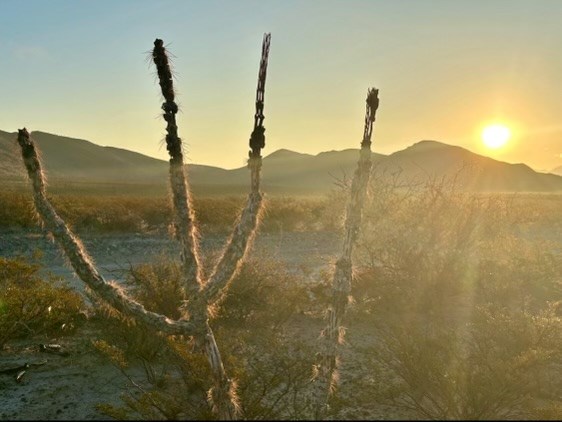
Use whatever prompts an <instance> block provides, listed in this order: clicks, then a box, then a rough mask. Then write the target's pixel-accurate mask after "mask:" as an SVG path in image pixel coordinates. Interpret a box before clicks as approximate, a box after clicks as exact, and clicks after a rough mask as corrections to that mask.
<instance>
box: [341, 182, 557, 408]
mask: <svg viewBox="0 0 562 422" xmlns="http://www.w3.org/2000/svg"><path fill="white" fill-rule="evenodd" d="M374 189H377V190H378V193H379V195H376V196H374V198H378V199H376V200H375V201H373V203H372V204H371V206H370V207H369V209H368V213H369V214H368V215H369V216H370V218H369V219H368V221H369V224H368V225H367V230H365V232H364V236H363V238H362V242H361V248H360V260H361V262H362V266H361V269H360V270H359V271H357V273H356V277H355V283H354V297H355V299H356V303H355V305H354V306H353V307H352V316H353V317H354V318H355V319H361V320H362V321H366V322H368V323H370V324H372V327H373V335H376V336H377V339H378V342H377V347H376V348H375V347H371V346H364V350H363V354H364V358H365V359H366V361H368V362H369V363H368V364H366V366H367V367H369V368H370V371H371V374H372V376H373V378H374V379H375V380H376V383H374V384H373V386H372V387H371V394H372V396H373V397H377V399H378V400H380V401H381V402H383V403H387V404H388V403H390V404H391V405H393V406H394V408H395V409H397V410H407V411H409V412H412V413H411V415H414V416H415V417H421V418H428V419H504V418H530V419H535V418H538V417H539V415H540V414H544V413H548V412H549V410H545V409H544V407H541V406H544V403H549V404H548V406H549V407H548V408H549V409H551V410H552V409H555V408H556V406H560V404H561V403H560V397H561V394H562V383H561V382H560V381H559V378H553V377H552V374H553V373H559V371H560V368H561V367H562V354H561V353H560V350H562V320H561V318H560V306H561V303H562V291H561V290H560V282H561V279H560V274H562V256H561V255H560V253H559V252H557V251H556V250H555V249H553V248H552V247H551V246H550V247H549V246H548V244H547V243H544V242H542V241H540V240H537V239H535V240H532V239H526V238H524V237H516V236H515V235H514V234H513V230H512V225H513V223H514V221H517V219H518V218H520V214H519V210H518V209H517V208H514V207H512V206H511V204H512V201H513V197H511V196H506V195H478V194H467V193H463V192H459V191H457V190H456V189H455V186H454V184H448V183H446V182H439V183H436V182H431V183H429V184H427V185H425V186H421V187H420V186H417V187H416V188H415V189H410V190H408V189H404V188H403V187H402V188H400V189H394V188H393V187H392V186H391V187H390V188H388V189H386V190H385V189H383V185H382V184H380V183H379V185H378V186H377V187H374ZM389 205H391V207H389ZM541 409H542V410H541ZM552 411H553V410H552ZM541 412H543V413H541Z"/></svg>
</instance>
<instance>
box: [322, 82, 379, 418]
mask: <svg viewBox="0 0 562 422" xmlns="http://www.w3.org/2000/svg"><path fill="white" fill-rule="evenodd" d="M378 94H379V91H378V89H374V88H373V89H369V90H368V91H367V100H366V102H367V105H366V112H365V129H364V131H363V140H362V141H361V150H360V151H359V161H358V163H357V169H356V170H355V173H354V175H353V179H352V182H351V194H350V198H349V202H348V204H347V209H346V214H345V225H344V241H343V248H342V252H341V255H340V257H339V259H338V260H337V261H336V265H335V269H334V274H333V278H332V302H331V306H330V308H329V309H328V312H327V318H328V324H327V326H326V327H325V328H324V329H323V330H322V332H321V337H320V338H321V350H320V354H319V355H320V361H319V362H317V364H316V365H315V366H314V368H313V372H314V375H313V380H314V389H313V390H314V398H313V399H314V401H315V411H316V418H317V419H320V417H321V416H322V415H323V413H324V411H325V410H326V408H327V405H328V400H329V398H330V395H331V394H332V393H333V392H334V391H335V388H336V384H337V380H338V365H339V362H338V346H339V345H341V344H342V343H343V340H344V335H345V332H344V328H343V327H342V321H343V317H344V315H345V312H346V309H347V305H348V302H349V300H350V295H351V281H352V268H353V266H352V253H353V247H354V245H355V241H356V239H357V236H358V234H359V229H360V224H361V214H362V210H363V203H364V202H365V194H366V192H367V185H368V183H369V177H370V173H371V135H372V133H373V123H374V121H375V114H376V111H377V108H378V106H379V98H378Z"/></svg>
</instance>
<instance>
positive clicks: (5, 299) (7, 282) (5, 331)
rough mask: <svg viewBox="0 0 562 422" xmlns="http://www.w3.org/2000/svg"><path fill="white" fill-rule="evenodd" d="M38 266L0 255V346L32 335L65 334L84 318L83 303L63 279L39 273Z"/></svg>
mask: <svg viewBox="0 0 562 422" xmlns="http://www.w3.org/2000/svg"><path fill="white" fill-rule="evenodd" d="M39 269H40V268H39V266H38V265H34V264H30V263H28V262H26V261H24V260H23V259H5V258H0V347H1V346H4V345H5V344H6V343H7V342H9V341H10V340H13V339H16V338H23V337H27V336H32V335H39V334H45V335H63V334H67V333H70V332H72V331H73V330H74V328H76V326H77V325H78V324H79V323H80V321H82V318H81V315H80V311H81V309H82V308H83V306H84V304H83V301H82V299H81V297H80V296H79V294H78V293H76V292H74V291H72V290H71V289H70V288H69V287H67V286H65V285H64V284H63V283H62V282H61V280H60V279H57V278H54V277H52V276H51V277H48V278H47V279H43V278H42V277H40V276H39V274H38V272H39Z"/></svg>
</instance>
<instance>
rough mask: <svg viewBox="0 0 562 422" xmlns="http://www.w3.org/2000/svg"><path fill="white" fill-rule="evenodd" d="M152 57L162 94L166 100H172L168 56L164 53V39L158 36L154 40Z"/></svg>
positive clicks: (172, 90)
mask: <svg viewBox="0 0 562 422" xmlns="http://www.w3.org/2000/svg"><path fill="white" fill-rule="evenodd" d="M152 59H153V60H154V64H155V65H156V71H157V72H158V80H159V81H160V88H161V89H162V95H163V96H164V98H165V99H166V101H167V102H173V101H174V85H173V83H172V71H171V70H170V62H169V60H168V56H167V55H166V49H165V48H164V41H162V40H161V39H159V38H157V39H156V40H155V41H154V50H152Z"/></svg>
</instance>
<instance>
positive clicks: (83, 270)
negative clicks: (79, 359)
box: [18, 128, 195, 335]
mask: <svg viewBox="0 0 562 422" xmlns="http://www.w3.org/2000/svg"><path fill="white" fill-rule="evenodd" d="M18 143H19V145H20V147H21V152H22V158H23V162H24V165H25V168H26V170H27V175H28V176H29V180H30V181H31V184H32V188H33V201H34V204H35V209H36V210H37V213H38V214H39V217H40V218H41V221H42V222H43V225H44V227H45V229H46V230H47V231H49V232H50V233H52V235H53V237H54V238H55V240H56V241H57V242H58V244H59V245H60V246H61V248H62V249H63V251H64V252H65V255H66V256H67V257H68V260H69V261H70V265H71V266H72V268H73V269H74V271H75V272H76V274H77V275H78V277H80V279H81V280H82V281H83V282H84V283H85V284H86V285H87V286H88V287H89V288H90V289H92V291H94V292H95V293H96V294H97V295H98V296H99V297H100V298H101V299H103V300H104V301H106V302H107V303H108V304H110V305H111V306H113V307H114V308H115V309H117V310H118V311H120V312H122V313H123V314H125V315H128V316H130V317H132V318H134V319H135V320H136V321H138V322H140V323H143V324H145V325H146V326H148V327H151V328H152V329H153V330H156V331H162V332H164V333H166V334H183V335H192V334H193V333H194V332H195V327H194V324H193V323H191V322H188V321H172V320H170V319H169V318H167V317H165V316H164V315H159V314H156V313H154V312H150V311H147V310H146V309H145V308H144V307H143V306H142V305H141V304H139V303H137V302H136V301H134V300H133V299H131V298H129V297H128V296H127V295H126V294H125V293H124V292H123V291H122V290H121V289H120V288H119V287H118V286H117V285H115V284H113V283H109V282H107V281H106V280H105V279H104V278H103V277H102V276H101V274H100V273H99V272H98V270H97V269H96V267H95V266H94V264H93V263H92V260H91V258H90V257H89V255H88V252H87V251H86V248H85V247H84V245H82V242H81V241H80V239H78V238H77V237H76V236H75V235H74V233H72V231H71V230H70V229H69V228H68V226H67V225H66V224H65V222H64V221H63V220H62V219H61V218H60V217H59V215H58V214H57V212H56V211H55V209H54V208H53V206H52V205H51V203H50V202H49V200H48V199H47V193H46V189H45V176H44V174H43V171H42V168H41V161H40V160H39V157H38V155H37V150H36V148H35V143H34V142H33V141H32V139H31V138H30V136H29V132H28V131H27V129H25V128H23V129H20V130H19V131H18Z"/></svg>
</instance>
